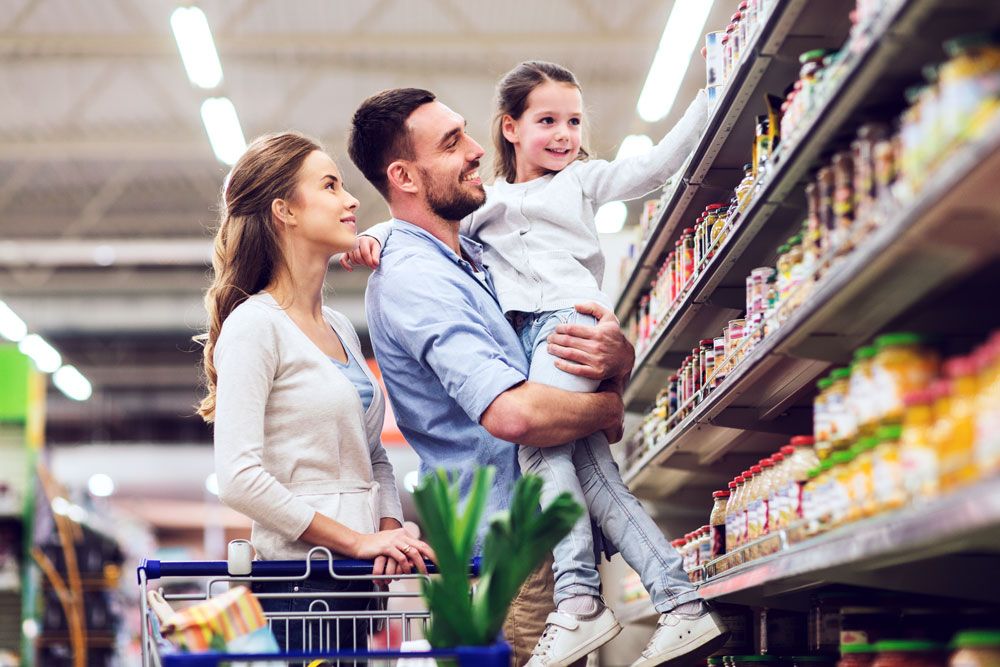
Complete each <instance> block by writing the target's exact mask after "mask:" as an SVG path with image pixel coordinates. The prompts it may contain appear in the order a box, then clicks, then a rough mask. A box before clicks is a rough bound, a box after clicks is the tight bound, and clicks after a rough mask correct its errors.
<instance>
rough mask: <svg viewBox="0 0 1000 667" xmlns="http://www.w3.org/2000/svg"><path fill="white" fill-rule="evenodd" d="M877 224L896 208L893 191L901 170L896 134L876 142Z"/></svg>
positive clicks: (883, 220) (882, 221) (875, 211)
mask: <svg viewBox="0 0 1000 667" xmlns="http://www.w3.org/2000/svg"><path fill="white" fill-rule="evenodd" d="M874 151H875V153H874V156H875V200H876V205H875V210H874V215H875V224H877V225H881V224H884V223H885V221H886V220H887V219H888V218H889V214H890V212H891V211H893V210H894V209H895V203H896V202H895V196H894V195H893V192H892V187H893V184H894V183H895V182H896V175H897V174H898V172H899V152H898V139H897V138H896V137H895V136H894V137H891V138H889V139H883V140H882V141H878V142H876V143H875V148H874Z"/></svg>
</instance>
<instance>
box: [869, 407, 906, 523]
mask: <svg viewBox="0 0 1000 667" xmlns="http://www.w3.org/2000/svg"><path fill="white" fill-rule="evenodd" d="M902 433H903V427H902V426H901V425H900V424H889V425H888V426H883V427H881V428H879V429H878V432H877V433H876V438H877V439H878V445H877V446H876V447H875V450H874V452H873V455H872V493H873V494H874V511H875V512H884V511H887V510H894V509H898V508H900V507H902V506H903V503H905V502H906V492H905V490H904V488H903V467H902V463H901V461H900V458H899V448H900V445H899V441H900V437H901V435H902Z"/></svg>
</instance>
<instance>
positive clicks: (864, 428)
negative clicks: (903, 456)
mask: <svg viewBox="0 0 1000 667" xmlns="http://www.w3.org/2000/svg"><path fill="white" fill-rule="evenodd" d="M874 359H875V347H874V346H866V347H862V348H859V349H858V350H856V351H855V352H854V363H852V364H851V379H850V384H849V388H848V396H847V404H848V409H849V410H850V411H851V414H852V416H853V419H854V423H855V424H857V431H858V434H859V435H861V436H872V435H875V431H876V430H877V429H878V425H879V423H878V415H877V413H876V411H875V410H874V409H873V408H872V405H873V404H874V403H875V400H876V397H875V387H874V380H873V378H872V362H873V360H874Z"/></svg>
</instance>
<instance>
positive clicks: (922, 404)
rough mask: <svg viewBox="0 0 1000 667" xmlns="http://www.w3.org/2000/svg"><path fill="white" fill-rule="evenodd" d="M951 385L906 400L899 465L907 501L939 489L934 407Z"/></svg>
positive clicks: (932, 389) (930, 495)
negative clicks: (939, 393)
mask: <svg viewBox="0 0 1000 667" xmlns="http://www.w3.org/2000/svg"><path fill="white" fill-rule="evenodd" d="M942 387H943V388H944V389H945V391H947V383H944V384H943V385H941V384H938V385H937V388H936V389H935V388H934V387H933V385H932V388H931V389H922V390H918V391H913V392H910V393H909V394H907V395H906V397H905V399H904V406H905V410H906V411H905V412H904V415H903V428H902V434H901V435H900V439H899V466H900V472H901V475H902V478H903V490H904V494H905V496H906V498H907V499H909V500H914V499H918V498H931V497H933V496H935V495H937V491H938V488H939V484H938V481H939V478H940V475H939V472H938V471H939V465H938V454H937V451H936V450H935V449H934V441H933V429H934V410H933V406H934V403H935V401H936V399H937V393H938V392H940V391H941V389H942Z"/></svg>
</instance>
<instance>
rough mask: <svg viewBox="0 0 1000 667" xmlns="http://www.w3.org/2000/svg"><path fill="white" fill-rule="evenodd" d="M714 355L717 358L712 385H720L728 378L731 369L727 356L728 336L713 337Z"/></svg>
mask: <svg viewBox="0 0 1000 667" xmlns="http://www.w3.org/2000/svg"><path fill="white" fill-rule="evenodd" d="M712 352H713V354H712V356H713V357H714V358H715V373H714V375H713V378H712V386H713V387H718V386H719V385H720V384H722V381H723V380H725V379H726V375H727V373H728V370H729V359H728V358H727V356H726V338H725V336H719V337H718V338H713V339H712Z"/></svg>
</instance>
